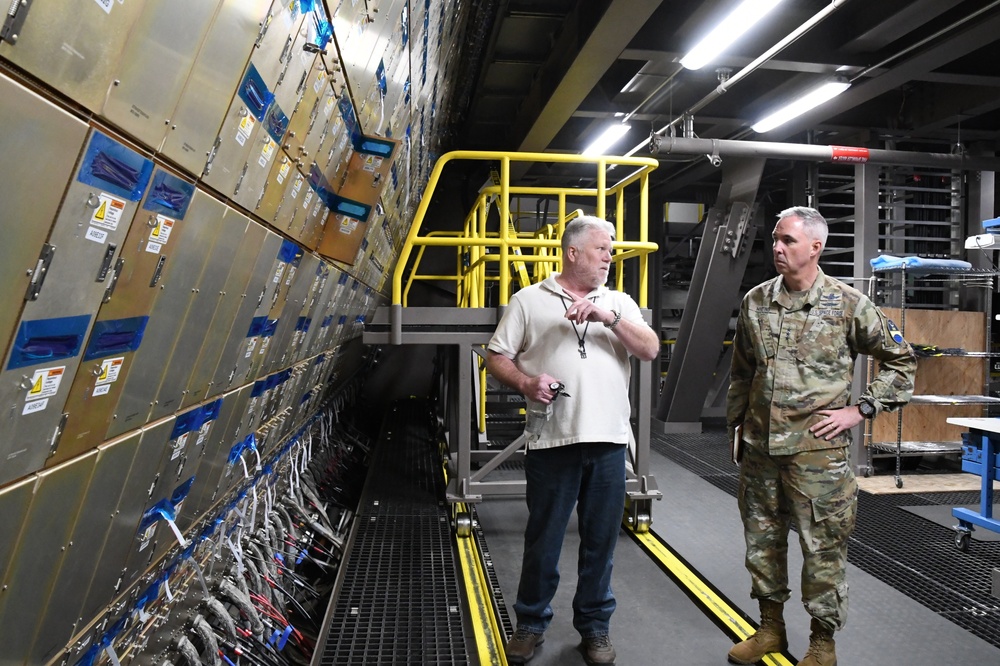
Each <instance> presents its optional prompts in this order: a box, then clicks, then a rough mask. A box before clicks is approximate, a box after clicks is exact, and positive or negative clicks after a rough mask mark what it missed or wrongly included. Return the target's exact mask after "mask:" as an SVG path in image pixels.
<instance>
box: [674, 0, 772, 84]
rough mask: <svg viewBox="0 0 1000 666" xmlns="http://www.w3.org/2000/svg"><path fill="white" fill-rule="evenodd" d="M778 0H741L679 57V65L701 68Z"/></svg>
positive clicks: (765, 13)
mask: <svg viewBox="0 0 1000 666" xmlns="http://www.w3.org/2000/svg"><path fill="white" fill-rule="evenodd" d="M779 2H781V0H743V2H741V3H740V4H739V6H738V7H737V8H736V9H734V10H733V11H732V12H731V13H730V14H729V16H727V17H726V18H724V19H722V22H721V23H719V25H717V26H715V29H714V30H712V32H710V33H708V36H707V37H705V38H704V39H703V40H701V41H700V42H698V44H697V45H696V46H695V47H694V48H693V49H691V50H690V51H688V54H687V55H686V56H684V57H683V58H681V65H683V66H684V67H686V68H687V69H701V68H702V67H704V66H705V65H707V64H708V63H709V62H711V61H712V60H714V59H715V58H717V57H718V56H719V55H721V54H722V52H723V51H725V50H726V49H727V48H729V46H730V45H731V44H732V43H733V42H735V41H736V40H737V39H739V37H740V36H741V35H742V34H743V33H745V32H746V31H747V30H749V29H750V28H752V27H753V26H754V24H756V23H757V21H759V20H761V19H762V18H764V16H766V15H767V13H768V12H770V11H771V10H772V9H774V7H775V5H777V4H778V3H779Z"/></svg>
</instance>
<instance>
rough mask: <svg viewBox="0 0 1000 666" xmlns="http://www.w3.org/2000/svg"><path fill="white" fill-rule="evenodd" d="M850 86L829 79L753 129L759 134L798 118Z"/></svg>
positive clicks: (758, 123)
mask: <svg viewBox="0 0 1000 666" xmlns="http://www.w3.org/2000/svg"><path fill="white" fill-rule="evenodd" d="M850 87H851V84H850V83H849V82H847V81H844V80H840V79H838V80H836V81H828V82H826V83H824V84H822V85H821V86H819V87H818V88H813V89H812V90H810V91H809V92H807V93H805V94H804V95H802V96H800V97H797V98H795V99H793V100H792V101H791V102H789V103H788V104H786V105H785V106H783V107H782V108H780V109H778V110H777V111H775V112H774V113H772V114H771V115H769V116H767V117H766V118H764V119H762V120H760V121H758V122H757V123H756V124H755V125H753V127H751V129H752V130H753V131H754V132H757V133H759V134H763V133H764V132H769V131H771V130H773V129H774V128H775V127H778V126H780V125H784V124H785V123H787V122H788V121H789V120H792V119H793V118H798V117H799V116H801V115H802V114H803V113H805V112H806V111H809V110H811V109H815V108H816V107H817V106H819V105H820V104H823V103H824V102H827V101H829V100H831V99H833V98H834V97H836V96H837V95H839V94H840V93H842V92H844V91H845V90H847V89H848V88H850Z"/></svg>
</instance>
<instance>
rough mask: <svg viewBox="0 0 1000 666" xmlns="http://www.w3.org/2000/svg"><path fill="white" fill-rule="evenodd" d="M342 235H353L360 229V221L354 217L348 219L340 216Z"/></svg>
mask: <svg viewBox="0 0 1000 666" xmlns="http://www.w3.org/2000/svg"><path fill="white" fill-rule="evenodd" d="M339 217H340V233H342V234H348V235H350V234H352V233H354V230H355V229H357V228H358V221H357V220H355V219H354V218H353V217H347V216H346V215H340V216H339Z"/></svg>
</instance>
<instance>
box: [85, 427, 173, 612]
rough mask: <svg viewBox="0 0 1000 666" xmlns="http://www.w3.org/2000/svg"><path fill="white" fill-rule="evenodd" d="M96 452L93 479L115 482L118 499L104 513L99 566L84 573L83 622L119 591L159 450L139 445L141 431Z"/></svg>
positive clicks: (152, 479)
mask: <svg viewBox="0 0 1000 666" xmlns="http://www.w3.org/2000/svg"><path fill="white" fill-rule="evenodd" d="M112 448H114V449H115V451H114V453H113V454H111V453H104V451H105V450H106V449H112ZM98 451H99V452H98V468H97V469H96V470H95V477H94V478H95V479H99V478H104V477H105V475H107V476H110V477H111V478H113V479H115V483H114V485H115V486H116V487H117V488H118V492H119V497H118V500H117V502H115V504H114V505H112V509H111V511H110V512H109V514H108V515H109V516H110V522H109V523H108V524H107V528H106V529H104V530H103V531H102V532H101V534H100V536H101V546H100V547H99V549H98V561H99V562H100V563H101V565H100V566H98V567H95V568H94V569H93V571H92V572H88V573H87V576H90V578H87V580H88V581H89V584H88V586H87V589H86V596H85V597H84V600H83V604H82V607H81V609H80V617H81V618H82V619H83V621H84V622H87V621H89V620H90V619H92V618H94V617H96V615H97V613H98V612H99V611H100V610H101V608H103V607H105V606H107V604H109V603H110V602H111V600H112V599H113V598H114V596H115V594H116V593H117V591H118V590H119V589H120V577H121V573H122V567H123V565H124V563H125V555H126V553H127V552H128V545H129V543H130V541H131V537H132V535H133V534H134V533H135V530H136V528H137V526H138V525H139V515H138V512H140V511H141V509H142V506H143V505H144V504H145V501H146V497H147V494H148V492H149V490H150V487H151V486H152V485H153V482H154V480H155V479H154V476H155V469H156V467H157V466H158V465H159V462H160V454H159V451H156V452H154V451H151V447H150V446H146V445H144V444H143V442H142V431H141V430H136V431H135V432H132V433H129V434H127V435H125V436H123V437H121V438H118V439H115V440H113V441H110V442H107V443H106V444H103V445H102V446H101V447H100V448H99V450H98ZM102 455H104V456H107V461H106V462H105V463H103V464H102V463H101V462H100V461H101V457H102ZM105 466H106V467H105ZM95 482H96V481H95ZM91 573H92V575H91ZM85 577H86V576H85Z"/></svg>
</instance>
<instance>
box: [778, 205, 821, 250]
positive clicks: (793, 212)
mask: <svg viewBox="0 0 1000 666" xmlns="http://www.w3.org/2000/svg"><path fill="white" fill-rule="evenodd" d="M786 217H797V218H799V219H800V220H802V228H803V229H805V231H806V233H807V234H809V237H810V238H814V239H816V240H818V241H819V242H820V243H822V244H823V247H824V248H826V238H827V236H828V235H829V233H830V227H829V226H828V225H827V223H826V218H825V217H823V216H822V215H820V212H819V211H818V210H816V209H815V208H809V207H807V206H792V207H791V208H786V209H785V210H783V211H781V212H780V213H778V221H779V222H780V221H781V220H783V219H785V218H786Z"/></svg>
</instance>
